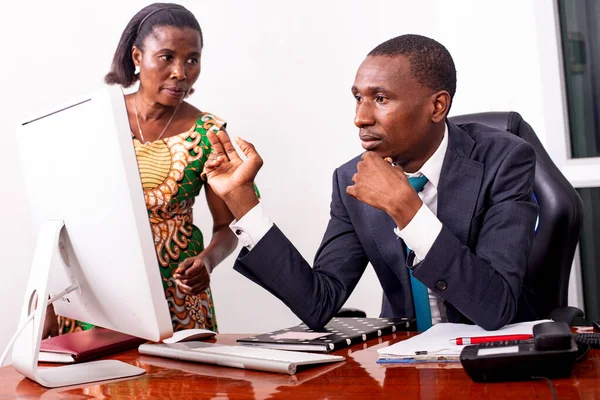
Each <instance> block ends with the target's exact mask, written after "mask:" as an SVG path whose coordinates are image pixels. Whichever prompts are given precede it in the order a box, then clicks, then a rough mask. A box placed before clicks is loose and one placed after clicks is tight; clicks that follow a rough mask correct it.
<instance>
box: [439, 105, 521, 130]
mask: <svg viewBox="0 0 600 400" xmlns="http://www.w3.org/2000/svg"><path fill="white" fill-rule="evenodd" d="M448 119H449V120H450V122H452V123H453V124H456V125H462V124H467V123H472V122H476V123H480V124H484V125H487V126H491V127H492V128H496V129H500V130H503V131H508V132H511V133H513V134H516V135H518V132H519V126H520V125H521V122H522V121H523V118H522V117H521V115H520V114H519V113H517V112H514V111H490V112H482V113H475V114H465V115H457V116H455V117H450V118H448Z"/></svg>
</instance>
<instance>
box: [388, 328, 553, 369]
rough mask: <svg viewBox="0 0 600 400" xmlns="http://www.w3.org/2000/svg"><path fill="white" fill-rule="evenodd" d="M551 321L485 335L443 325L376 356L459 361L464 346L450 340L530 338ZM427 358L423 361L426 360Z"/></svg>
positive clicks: (483, 331) (483, 330)
mask: <svg viewBox="0 0 600 400" xmlns="http://www.w3.org/2000/svg"><path fill="white" fill-rule="evenodd" d="M548 321H550V320H539V321H528V322H520V323H517V324H511V325H506V326H504V327H503V328H500V329H498V330H496V331H486V330H485V329H483V328H480V327H479V326H477V325H467V324H451V323H440V324H436V325H434V326H432V327H431V328H429V329H428V330H426V331H425V332H423V333H421V334H419V335H416V336H413V337H411V338H410V339H406V340H403V341H401V342H398V343H395V344H393V345H391V346H388V347H384V348H381V349H378V350H377V352H378V353H379V356H380V358H384V359H385V358H387V359H402V358H414V357H415V356H417V355H424V356H427V355H428V356H434V357H435V356H445V357H456V359H458V356H460V352H461V351H462V349H463V348H464V347H465V346H464V345H462V346H453V345H451V344H450V339H456V338H459V337H475V336H496V335H520V334H529V335H531V334H532V333H533V326H534V325H537V324H539V323H542V322H548ZM426 358H427V357H423V359H426Z"/></svg>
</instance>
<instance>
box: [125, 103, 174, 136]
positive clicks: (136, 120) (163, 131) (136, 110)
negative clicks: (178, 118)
mask: <svg viewBox="0 0 600 400" xmlns="http://www.w3.org/2000/svg"><path fill="white" fill-rule="evenodd" d="M136 97H137V92H136V93H135V94H134V95H133V109H134V110H135V122H137V126H138V130H139V131H140V137H141V138H142V143H143V144H145V145H146V144H150V142H147V141H146V139H144V134H143V133H142V127H141V126H140V119H139V118H138V109H137V103H136V101H135V99H136ZM178 108H179V104H177V106H176V107H175V110H173V114H171V118H169V121H167V124H166V125H165V127H164V128H163V130H162V132H161V133H160V135H158V137H157V138H156V139H155V141H156V140H160V138H161V137H162V135H163V134H164V133H165V131H166V130H167V128H168V127H169V125H170V124H171V121H172V120H173V117H174V116H175V113H176V112H177V109H178Z"/></svg>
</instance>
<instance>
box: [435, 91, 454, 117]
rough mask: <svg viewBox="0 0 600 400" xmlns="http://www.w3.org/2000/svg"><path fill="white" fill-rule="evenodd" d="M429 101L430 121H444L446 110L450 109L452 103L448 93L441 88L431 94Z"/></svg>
mask: <svg viewBox="0 0 600 400" xmlns="http://www.w3.org/2000/svg"><path fill="white" fill-rule="evenodd" d="M431 101H432V104H433V112H432V114H431V121H432V122H435V123H438V122H442V121H444V120H445V119H446V115H448V111H449V110H450V104H451V103H452V100H451V99H450V93H448V92H447V91H445V90H441V91H439V92H437V93H434V94H433V95H432V96H431Z"/></svg>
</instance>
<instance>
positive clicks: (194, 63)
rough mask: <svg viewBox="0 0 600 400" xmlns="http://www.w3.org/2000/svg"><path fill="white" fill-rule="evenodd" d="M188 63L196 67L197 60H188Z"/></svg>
mask: <svg viewBox="0 0 600 400" xmlns="http://www.w3.org/2000/svg"><path fill="white" fill-rule="evenodd" d="M188 63H190V64H193V65H196V64H198V59H197V58H190V59H189V60H188Z"/></svg>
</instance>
